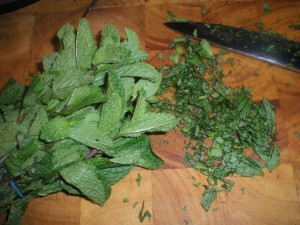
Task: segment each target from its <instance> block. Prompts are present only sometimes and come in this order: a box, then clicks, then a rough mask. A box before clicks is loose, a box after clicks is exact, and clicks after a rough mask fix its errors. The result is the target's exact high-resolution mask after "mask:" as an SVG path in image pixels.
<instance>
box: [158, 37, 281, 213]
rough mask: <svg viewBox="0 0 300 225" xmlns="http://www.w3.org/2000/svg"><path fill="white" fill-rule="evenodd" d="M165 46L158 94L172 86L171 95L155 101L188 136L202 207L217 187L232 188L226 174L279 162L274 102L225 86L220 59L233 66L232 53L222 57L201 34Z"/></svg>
mask: <svg viewBox="0 0 300 225" xmlns="http://www.w3.org/2000/svg"><path fill="white" fill-rule="evenodd" d="M171 49H172V51H171V52H172V53H171V54H170V60H171V62H172V63H170V65H166V66H164V67H162V68H161V69H162V70H164V71H165V76H164V79H163V81H162V86H161V87H162V88H161V90H160V94H163V93H164V92H168V91H170V88H171V87H173V88H172V89H174V90H175V91H174V93H173V94H174V96H173V97H172V99H171V100H170V99H168V98H165V99H163V100H162V101H160V102H158V103H157V104H155V107H158V108H160V109H161V110H166V111H171V112H173V113H174V114H175V115H176V116H177V117H178V118H179V120H180V121H179V124H180V126H179V128H180V130H181V133H182V135H184V136H186V137H189V139H190V141H189V142H188V143H186V147H185V148H184V152H185V159H186V164H187V166H192V167H193V168H195V169H196V170H198V171H199V172H201V173H202V174H204V175H206V176H207V185H203V186H204V193H203V195H202V199H201V205H202V206H203V208H204V209H205V210H208V209H209V208H210V207H211V204H212V203H213V202H214V201H215V200H216V198H217V193H218V192H221V191H226V192H229V191H230V190H231V189H232V187H233V185H234V182H233V181H232V180H230V179H229V178H230V177H231V176H233V175H235V174H238V175H241V176H243V177H253V176H256V175H263V174H264V172H263V169H264V168H267V169H268V170H269V171H272V170H273V169H274V168H275V167H276V166H277V165H278V164H279V155H280V151H279V148H278V146H277V145H276V144H274V141H275V112H274V106H273V104H272V103H270V102H269V101H268V100H267V99H265V98H264V99H262V100H261V101H260V102H253V100H252V95H251V89H250V88H246V87H237V88H232V87H227V86H225V85H224V84H223V82H222V79H223V77H224V73H223V70H222V68H221V66H220V65H221V64H223V63H226V62H228V63H230V64H231V65H232V66H233V63H232V58H229V59H230V60H228V61H227V60H224V58H223V57H224V56H222V55H224V51H220V52H219V53H217V54H213V52H212V49H211V46H210V44H209V43H208V42H207V41H206V40H202V41H201V42H196V41H194V40H191V38H188V37H181V38H177V39H174V41H173V43H172V44H171ZM222 58H223V59H222Z"/></svg>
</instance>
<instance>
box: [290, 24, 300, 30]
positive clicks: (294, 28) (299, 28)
mask: <svg viewBox="0 0 300 225" xmlns="http://www.w3.org/2000/svg"><path fill="white" fill-rule="evenodd" d="M289 28H290V29H293V30H300V24H290V25H289Z"/></svg>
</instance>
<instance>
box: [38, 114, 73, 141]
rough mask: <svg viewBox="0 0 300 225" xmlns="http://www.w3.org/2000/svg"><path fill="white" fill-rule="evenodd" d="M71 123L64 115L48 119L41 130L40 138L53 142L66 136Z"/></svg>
mask: <svg viewBox="0 0 300 225" xmlns="http://www.w3.org/2000/svg"><path fill="white" fill-rule="evenodd" d="M70 128H71V125H70V123H69V121H68V120H67V119H66V118H64V117H57V118H55V119H53V120H49V121H48V122H47V123H46V124H45V125H44V126H43V127H42V130H41V138H42V139H43V140H45V141H47V142H55V141H59V140H61V139H64V138H66V137H68V134H69V132H70Z"/></svg>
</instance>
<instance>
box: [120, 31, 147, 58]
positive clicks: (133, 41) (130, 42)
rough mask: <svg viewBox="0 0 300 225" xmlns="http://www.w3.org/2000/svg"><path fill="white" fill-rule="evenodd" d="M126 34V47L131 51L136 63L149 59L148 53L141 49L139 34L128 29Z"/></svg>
mask: <svg viewBox="0 0 300 225" xmlns="http://www.w3.org/2000/svg"><path fill="white" fill-rule="evenodd" d="M125 32H126V35H127V42H124V43H125V47H126V48H127V49H129V50H130V51H131V56H130V58H131V59H132V60H134V61H141V60H144V59H146V58H147V57H148V54H147V52H145V51H142V50H140V49H139V47H140V46H139V37H138V36H137V34H136V33H135V32H134V31H133V30H130V29H128V28H125Z"/></svg>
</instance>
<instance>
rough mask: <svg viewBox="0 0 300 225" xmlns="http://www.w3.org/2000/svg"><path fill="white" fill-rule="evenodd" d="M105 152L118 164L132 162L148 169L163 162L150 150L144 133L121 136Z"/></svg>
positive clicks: (156, 166) (154, 167)
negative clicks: (126, 136)
mask: <svg viewBox="0 0 300 225" xmlns="http://www.w3.org/2000/svg"><path fill="white" fill-rule="evenodd" d="M107 154H109V156H111V157H113V158H112V159H111V161H112V162H115V163H119V164H125V165H127V164H133V165H136V166H141V167H145V168H148V169H157V168H159V167H160V166H161V165H162V164H163V161H162V160H161V159H160V158H158V157H157V156H156V155H155V154H154V153H153V152H152V151H151V146H150V140H149V137H148V136H146V135H141V136H139V137H137V138H121V139H119V140H117V141H116V142H115V143H114V147H113V149H112V151H110V152H107Z"/></svg>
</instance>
